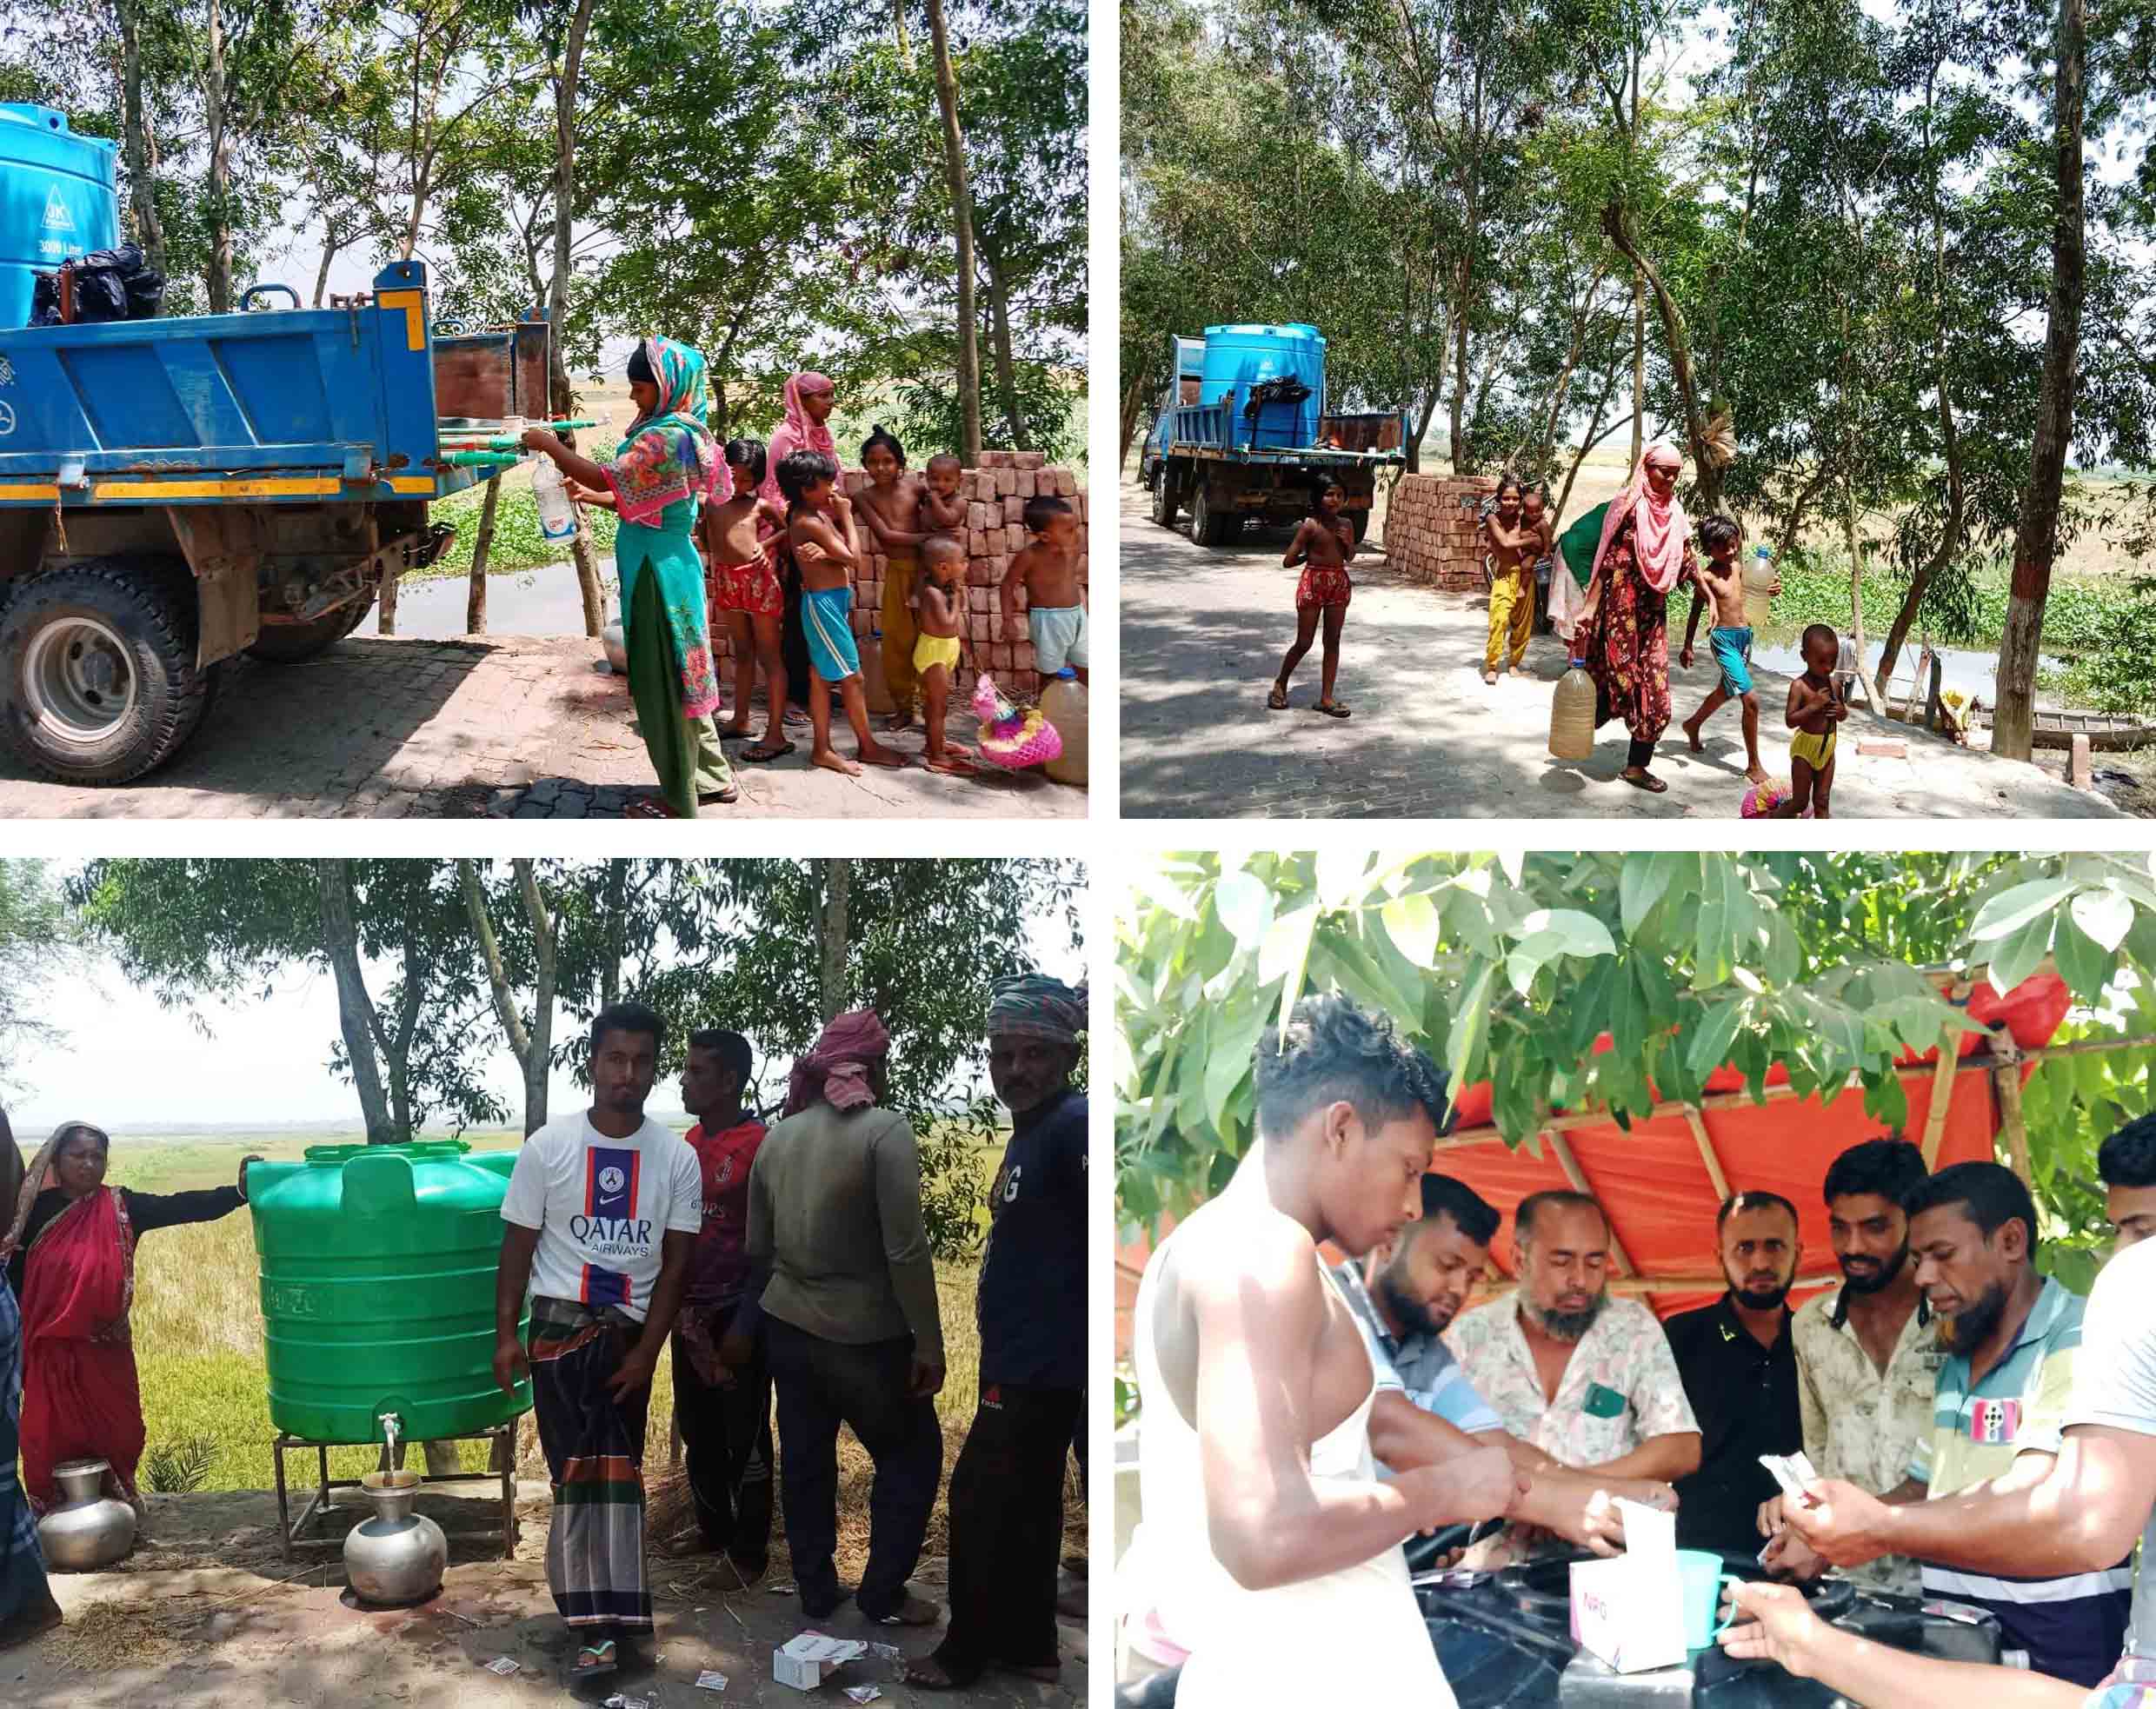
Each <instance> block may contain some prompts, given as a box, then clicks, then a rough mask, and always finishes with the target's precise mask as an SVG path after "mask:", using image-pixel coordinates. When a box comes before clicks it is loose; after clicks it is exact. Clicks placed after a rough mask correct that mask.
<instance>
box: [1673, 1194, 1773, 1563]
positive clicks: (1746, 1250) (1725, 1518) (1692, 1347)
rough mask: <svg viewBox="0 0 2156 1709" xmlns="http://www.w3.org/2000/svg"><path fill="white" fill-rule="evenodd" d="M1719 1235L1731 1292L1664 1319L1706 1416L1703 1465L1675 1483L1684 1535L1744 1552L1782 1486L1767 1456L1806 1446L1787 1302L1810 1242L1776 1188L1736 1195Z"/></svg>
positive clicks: (1701, 1416)
mask: <svg viewBox="0 0 2156 1709" xmlns="http://www.w3.org/2000/svg"><path fill="white" fill-rule="evenodd" d="M1714 1235H1715V1243H1716V1245H1717V1247H1719V1249H1720V1259H1721V1266H1722V1274H1723V1275H1724V1276H1726V1277H1727V1279H1728V1281H1729V1289H1728V1292H1727V1293H1724V1294H1723V1295H1722V1297H1721V1298H1720V1300H1716V1301H1715V1303H1714V1304H1713V1305H1711V1306H1703V1307H1700V1309H1699V1310H1698V1311H1696V1312H1680V1313H1677V1315H1676V1316H1674V1317H1673V1318H1671V1319H1670V1320H1669V1321H1668V1322H1667V1323H1666V1324H1664V1325H1663V1326H1662V1327H1663V1329H1664V1330H1665V1331H1666V1332H1667V1334H1668V1336H1669V1347H1670V1351H1671V1352H1672V1353H1674V1354H1675V1355H1676V1360H1677V1372H1678V1374H1679V1375H1680V1376H1681V1377H1682V1378H1683V1379H1684V1386H1685V1395H1686V1398H1687V1399H1688V1400H1690V1401H1691V1402H1692V1411H1693V1413H1694V1416H1695V1417H1697V1418H1698V1420H1699V1421H1700V1469H1699V1470H1698V1471H1696V1472H1694V1473H1693V1474H1692V1475H1691V1476H1690V1477H1688V1478H1680V1479H1679V1480H1677V1501H1678V1506H1677V1541H1678V1544H1679V1545H1680V1546H1681V1547H1684V1548H1687V1549H1707V1550H1711V1551H1713V1553H1718V1554H1727V1555H1731V1556H1736V1557H1743V1556H1748V1555H1751V1554H1753V1553H1755V1552H1756V1551H1757V1550H1758V1548H1759V1539H1758V1538H1757V1536H1756V1535H1755V1531H1756V1527H1757V1524H1758V1519H1759V1511H1760V1504H1761V1503H1763V1502H1765V1501H1767V1500H1771V1499H1772V1498H1773V1494H1774V1493H1775V1489H1776V1487H1777V1486H1776V1485H1775V1482H1774V1480H1773V1476H1772V1475H1771V1474H1770V1473H1768V1472H1767V1468H1766V1467H1765V1466H1762V1465H1760V1455H1761V1454H1767V1453H1771V1454H1790V1453H1796V1451H1797V1450H1798V1449H1799V1448H1800V1447H1801V1446H1803V1444H1804V1426H1803V1422H1802V1420H1801V1419H1800V1416H1799V1413H1798V1408H1797V1355H1796V1349H1795V1346H1794V1344H1793V1342H1792V1341H1791V1340H1790V1337H1789V1318H1790V1311H1789V1304H1788V1301H1789V1287H1790V1284H1791V1283H1792V1282H1793V1281H1794V1280H1796V1274H1797V1260H1798V1259H1799V1257H1800V1255H1801V1253H1802V1251H1803V1248H1802V1247H1801V1245H1800V1243H1799V1241H1798V1239H1797V1207H1795V1206H1794V1205H1793V1204H1791V1203H1790V1202H1789V1201H1788V1200H1787V1199H1785V1198H1783V1197H1782V1196H1781V1195H1780V1194H1779V1193H1733V1194H1731V1195H1730V1196H1729V1197H1728V1198H1727V1199H1726V1200H1723V1201H1722V1207H1721V1209H1720V1212H1718V1213H1717V1214H1716V1215H1715V1219H1714Z"/></svg>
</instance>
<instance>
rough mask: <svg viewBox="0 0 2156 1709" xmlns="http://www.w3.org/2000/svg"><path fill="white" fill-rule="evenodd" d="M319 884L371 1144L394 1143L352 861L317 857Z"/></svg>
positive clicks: (327, 947)
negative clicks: (355, 915) (363, 962)
mask: <svg viewBox="0 0 2156 1709" xmlns="http://www.w3.org/2000/svg"><path fill="white" fill-rule="evenodd" d="M315 890H316V903H317V907H318V908H319V911H320V913H321V916H322V947H323V951H324V953H325V954H328V956H329V970H330V972H331V973H333V974H335V975H336V990H337V1025H338V1027H339V1030H340V1031H342V1032H343V1035H344V1054H345V1055H346V1056H347V1057H349V1059H350V1061H351V1064H352V1085H353V1087H354V1089H356V1091H357V1092H358V1094H359V1107H360V1113H361V1115H362V1116H363V1119H364V1120H365V1121H366V1123H367V1143H368V1144H369V1145H389V1144H392V1143H394V1142H395V1140H396V1127H394V1126H393V1125H392V1124H391V1122H390V1120H389V1104H388V1103H387V1101H385V1100H384V1099H383V1094H382V1071H381V1068H380V1067H379V1065H378V1063H377V1062H376V1057H375V1032H374V1002H373V1000H372V999H370V998H369V996H368V995H367V981H366V980H365V979H364V978H363V976H362V974H361V973H360V967H359V934H358V932H357V931H356V929H355V928H354V927H353V925H352V863H351V862H350V861H316V862H315Z"/></svg>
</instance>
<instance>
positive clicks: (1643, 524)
mask: <svg viewBox="0 0 2156 1709" xmlns="http://www.w3.org/2000/svg"><path fill="white" fill-rule="evenodd" d="M1657 456H1661V457H1664V458H1666V459H1669V458H1674V460H1675V462H1676V463H1677V466H1678V467H1679V468H1680V469H1681V468H1683V467H1684V453H1683V452H1681V451H1680V450H1679V449H1677V448H1676V447H1675V446H1674V445H1673V444H1671V443H1670V442H1669V441H1667V439H1658V440H1656V441H1655V442H1654V443H1653V444H1652V445H1649V446H1648V447H1647V449H1645V450H1643V451H1641V452H1640V466H1639V467H1638V468H1637V469H1634V470H1633V471H1632V479H1631V480H1630V481H1628V482H1626V483H1625V485H1624V486H1623V487H1622V488H1621V489H1620V490H1619V492H1618V494H1617V496H1616V497H1614V498H1613V499H1612V500H1610V502H1609V509H1607V511H1605V512H1604V513H1603V515H1602V538H1601V541H1600V543H1599V544H1598V545H1597V546H1596V547H1595V549H1594V569H1593V570H1592V571H1590V572H1589V574H1588V577H1587V580H1588V582H1589V584H1590V585H1592V584H1593V583H1594V582H1595V581H1597V580H1598V579H1599V578H1600V575H1601V574H1602V560H1603V559H1604V558H1605V557H1607V555H1609V543H1610V542H1611V541H1613V540H1614V539H1615V538H1616V537H1617V530H1618V528H1619V527H1620V525H1621V524H1622V523H1623V522H1624V520H1625V518H1626V517H1627V516H1630V517H1632V518H1633V519H1634V529H1633V536H1632V558H1633V562H1634V563H1636V564H1638V565H1639V567H1640V575H1642V576H1644V577H1645V578H1646V580H1647V586H1648V587H1650V588H1652V589H1654V591H1655V592H1656V593H1658V594H1666V593H1667V592H1668V591H1669V590H1670V589H1672V588H1674V587H1675V586H1676V585H1677V578H1678V576H1679V575H1682V574H1683V572H1684V554H1685V545H1686V542H1688V541H1689V540H1690V539H1691V538H1692V520H1691V518H1690V517H1688V516H1687V515H1685V512H1684V506H1683V505H1682V504H1680V502H1678V499H1677V495H1676V493H1675V492H1674V491H1673V492H1671V494H1670V495H1669V496H1668V497H1667V499H1658V498H1656V497H1655V496H1654V489H1653V488H1652V487H1650V486H1648V485H1647V464H1649V463H1650V462H1654V459H1655V458H1656V457H1657Z"/></svg>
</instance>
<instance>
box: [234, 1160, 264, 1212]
mask: <svg viewBox="0 0 2156 1709" xmlns="http://www.w3.org/2000/svg"><path fill="white" fill-rule="evenodd" d="M262 1161H263V1156H262V1154H261V1153H259V1152H254V1151H250V1152H249V1153H248V1154H247V1155H246V1156H244V1157H243V1158H241V1159H240V1181H239V1187H240V1203H242V1204H245V1203H246V1202H247V1166H248V1165H249V1164H250V1163H260V1162H262Z"/></svg>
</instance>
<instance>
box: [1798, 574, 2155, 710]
mask: <svg viewBox="0 0 2156 1709" xmlns="http://www.w3.org/2000/svg"><path fill="white" fill-rule="evenodd" d="M1777 568H1778V569H1779V570H1780V575H1781V592H1780V593H1779V594H1777V595H1774V626H1775V628H1777V629H1781V628H1801V627H1802V626H1803V625H1805V624H1807V623H1832V624H1833V625H1834V626H1835V628H1837V629H1846V628H1847V627H1848V625H1849V559H1848V555H1847V554H1846V553H1841V552H1834V551H1827V550H1821V549H1816V548H1808V547H1799V548H1798V549H1795V550H1793V551H1792V552H1790V553H1789V554H1788V555H1786V556H1785V557H1784V558H1783V559H1782V560H1781V562H1780V564H1779V565H1778V566H1777ZM2012 581H2013V577H2012V572H2011V570H2010V569H2009V568H2008V567H2007V566H2006V565H2005V564H2002V563H2000V562H1997V561H1996V560H1992V561H1987V562H1983V563H1981V564H1980V565H1976V566H1973V567H1971V568H1969V569H1967V570H1966V575H1965V577H1964V588H1963V590H1962V595H1961V597H1960V599H1959V600H1958V601H1956V602H1953V603H1951V604H1945V603H1943V602H1940V601H1939V600H1938V599H1936V598H1934V597H1929V596H1927V598H1926V602H1925V617H1926V622H1927V623H1928V625H1929V628H1930V631H1931V635H1932V639H1933V640H1934V641H1936V642H1941V643H1943V644H1945V645H1946V646H1949V647H1996V646H1998V645H1999V641H2000V635H2003V634H2004V633H2005V631H2006V598H2007V594H2008V591H2009V589H2010V588H2011V586H2012ZM1907 588H1908V582H1907V578H1906V576H1898V575H1895V574H1894V573H1893V571H1892V570H1891V569H1886V568H1882V567H1880V564H1879V561H1878V560H1877V559H1876V558H1868V559H1867V572H1866V575H1865V577H1864V613H1865V627H1866V633H1867V638H1870V639H1873V640H1876V638H1877V637H1878V636H1879V635H1882V634H1884V633H1885V631H1886V628H1887V623H1888V622H1889V621H1891V619H1892V618H1893V614H1894V613H1895V611H1897V610H1898V609H1900V605H1901V600H1902V595H1904V594H1905V593H1906V591H1907ZM2135 603H2136V602H2135V600H2134V597H2133V595H2132V593H2131V592H2130V591H2129V589H2128V586H2127V584H2126V582H2122V581H2120V580H2118V579H2116V578H2106V579H2104V580H2101V581H2080V580H2071V581H2069V580H2065V579H2060V580H2054V581H2053V583H2052V587H2051V597H2050V598H2049V599H2048V600H2046V602H2045V605H2044V645H2045V647H2046V649H2048V650H2052V651H2055V652H2060V653H2079V652H2084V651H2087V650H2089V649H2093V648H2101V647H2104V646H2105V645H2106V637H2107V636H2108V635H2111V634H2113V632H2114V630H2113V626H2114V625H2115V624H2116V623H2117V622H2119V620H2120V619H2121V618H2122V617H2125V616H2126V615H2128V614H2130V613H2131V612H2132V611H2133V609H2134V606H2135ZM1921 632H1922V631H1921V627H1920V628H1914V629H1912V630H1911V631H1910V633H1911V635H1912V636H1915V635H1919V634H1920V633H1921ZM1874 662H1876V660H1874ZM2075 704H2076V705H2082V704H2086V702H2080V701H2077V702H2075Z"/></svg>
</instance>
